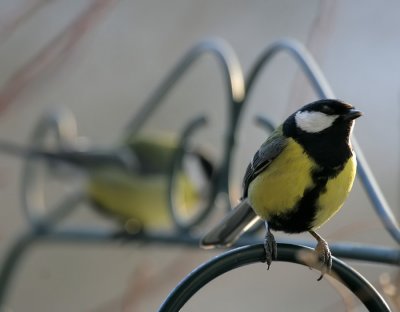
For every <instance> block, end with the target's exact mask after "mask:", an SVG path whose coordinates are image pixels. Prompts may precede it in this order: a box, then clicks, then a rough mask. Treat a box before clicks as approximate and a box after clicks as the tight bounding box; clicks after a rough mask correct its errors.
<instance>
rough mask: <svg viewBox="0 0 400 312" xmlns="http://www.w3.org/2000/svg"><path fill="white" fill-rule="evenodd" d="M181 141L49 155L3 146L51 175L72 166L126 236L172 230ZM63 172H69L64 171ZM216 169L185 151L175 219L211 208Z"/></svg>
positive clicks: (146, 140) (161, 139)
mask: <svg viewBox="0 0 400 312" xmlns="http://www.w3.org/2000/svg"><path fill="white" fill-rule="evenodd" d="M178 148H179V146H178V140H177V138H175V137H172V136H168V135H147V136H143V135H135V136H133V137H131V138H128V139H127V140H126V141H124V142H122V143H121V144H120V146H118V147H116V148H113V149H88V150H84V151H80V150H74V149H68V150H60V151H47V150H45V149H43V148H38V147H21V146H19V145H17V144H13V143H10V142H5V141H0V152H2V153H5V154H9V155H14V156H19V157H25V158H30V159H32V158H33V159H37V160H43V159H44V160H46V164H48V165H49V170H50V171H55V172H56V171H57V169H60V168H59V165H68V166H69V167H73V168H76V169H78V170H79V172H82V173H84V174H85V175H86V177H87V179H86V184H85V190H86V194H87V198H88V199H89V201H90V202H91V203H92V204H93V206H94V207H95V208H96V209H97V211H99V212H101V213H103V214H105V215H107V216H108V217H111V218H114V219H116V220H117V221H119V222H120V223H121V224H122V225H123V226H124V227H125V229H126V230H127V231H128V232H131V233H133V232H138V231H139V230H143V229H145V230H152V231H154V230H155V231H159V230H167V229H171V228H172V227H173V220H172V215H171V211H170V210H169V207H168V192H169V188H168V183H169V176H170V175H171V174H172V170H173V161H174V158H175V157H176V153H177V151H178ZM62 168H63V169H64V170H62V172H64V173H65V170H68V169H70V168H66V167H62ZM213 173H214V166H213V164H212V162H211V161H210V159H209V158H208V157H207V156H206V154H205V153H204V152H203V151H200V150H198V149H192V150H185V154H184V157H183V160H182V165H181V168H180V169H179V170H178V172H177V173H175V182H174V185H173V187H172V192H173V199H174V202H175V206H176V209H177V210H178V211H177V212H176V213H179V216H180V217H181V219H183V220H190V219H191V218H193V217H194V216H196V215H197V214H198V213H199V210H201V209H202V208H204V207H203V206H204V205H207V200H208V196H209V195H210V193H209V192H210V188H211V179H212V176H213Z"/></svg>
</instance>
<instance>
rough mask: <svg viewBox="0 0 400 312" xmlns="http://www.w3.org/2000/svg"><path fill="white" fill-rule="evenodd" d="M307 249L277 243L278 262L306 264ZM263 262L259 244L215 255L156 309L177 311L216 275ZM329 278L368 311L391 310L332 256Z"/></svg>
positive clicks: (366, 283) (169, 311) (370, 286)
mask: <svg viewBox="0 0 400 312" xmlns="http://www.w3.org/2000/svg"><path fill="white" fill-rule="evenodd" d="M309 250H311V249H310V248H307V247H301V246H297V245H290V244H278V251H279V252H278V259H277V260H278V261H285V262H292V263H297V264H302V265H307V266H309V265H310V264H309V263H308V264H305V263H303V262H302V261H301V260H300V257H299V256H298V255H299V252H302V251H309ZM258 262H265V250H264V247H263V245H262V244H258V245H251V246H245V247H240V248H237V249H234V250H231V251H228V252H226V253H224V254H222V255H220V256H217V257H215V258H213V259H211V260H209V261H208V262H206V263H204V264H203V265H201V266H199V267H198V268H196V269H195V270H194V271H193V272H191V273H190V274H189V275H187V276H186V277H185V278H184V279H183V280H182V281H181V282H180V283H179V284H178V286H177V287H176V288H175V289H174V290H173V291H172V292H171V293H170V294H169V295H168V297H167V299H166V300H165V301H164V303H163V304H162V305H161V307H160V309H159V312H176V311H180V309H181V308H182V307H183V306H184V304H185V303H186V302H187V301H188V300H190V298H192V296H193V295H194V294H195V293H196V292H197V291H198V290H200V289H201V288H202V287H204V286H205V285H207V284H208V283H209V282H211V281H212V280H214V279H215V278H217V277H218V276H220V275H222V274H224V273H227V272H229V271H231V270H234V269H236V268H239V267H242V266H245V265H249V264H252V263H258ZM330 275H331V276H332V277H334V278H335V279H337V280H338V281H339V282H341V283H342V284H343V285H345V286H346V287H347V288H348V289H349V290H351V291H352V292H353V294H355V295H356V296H357V297H358V298H359V299H360V301H361V302H362V303H363V304H364V305H365V307H367V308H368V310H369V311H381V312H384V311H390V309H389V307H388V305H387V304H386V302H385V301H384V300H383V298H382V297H381V295H380V294H379V293H378V292H377V291H376V289H375V288H374V287H373V286H372V285H371V284H370V283H369V282H368V281H367V280H366V279H365V278H364V277H363V276H361V275H360V274H359V273H358V272H357V271H355V270H354V269H352V268H351V267H349V266H348V265H346V264H345V263H344V262H342V261H340V260H338V259H336V258H333V265H332V273H330Z"/></svg>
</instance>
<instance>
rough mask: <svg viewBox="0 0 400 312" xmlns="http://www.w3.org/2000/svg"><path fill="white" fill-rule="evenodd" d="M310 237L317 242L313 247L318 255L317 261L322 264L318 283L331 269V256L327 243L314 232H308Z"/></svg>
mask: <svg viewBox="0 0 400 312" xmlns="http://www.w3.org/2000/svg"><path fill="white" fill-rule="evenodd" d="M309 232H310V234H311V235H312V236H314V238H315V239H316V240H317V242H318V243H317V246H316V247H315V251H316V253H317V255H318V259H319V261H320V262H321V263H322V265H323V266H322V268H321V276H320V277H319V278H318V281H320V280H321V279H322V277H323V276H324V274H325V273H329V272H330V271H331V268H332V254H331V251H330V250H329V246H328V243H327V242H326V240H324V239H323V238H322V237H321V236H319V235H318V234H317V233H316V232H314V231H309Z"/></svg>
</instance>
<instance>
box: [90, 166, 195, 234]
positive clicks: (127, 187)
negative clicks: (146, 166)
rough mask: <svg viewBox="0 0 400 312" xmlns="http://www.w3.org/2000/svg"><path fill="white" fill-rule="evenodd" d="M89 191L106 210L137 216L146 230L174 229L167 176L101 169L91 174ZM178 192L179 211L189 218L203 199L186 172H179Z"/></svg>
mask: <svg viewBox="0 0 400 312" xmlns="http://www.w3.org/2000/svg"><path fill="white" fill-rule="evenodd" d="M87 192H88V195H89V197H91V198H93V199H94V200H95V201H96V202H97V203H99V204H100V205H101V207H102V208H103V210H106V211H107V212H108V213H110V214H111V215H114V216H115V217H117V218H118V219H120V220H121V221H123V222H125V221H127V220H131V219H134V220H136V221H138V222H139V223H140V224H141V225H142V226H143V227H145V228H146V229H147V230H167V229H168V230H169V229H171V226H172V219H171V215H170V212H169V209H168V206H167V200H168V197H167V192H168V181H167V177H166V176H163V175H150V176H146V177H143V176H135V175H133V174H128V173H124V172H121V171H114V170H104V171H101V170H99V171H98V172H96V174H93V175H92V176H91V177H90V178H89V181H88V184H87ZM175 192H176V205H177V206H178V207H179V213H180V214H181V215H182V218H184V217H187V218H189V217H190V216H191V214H193V213H195V212H196V211H195V210H196V205H197V204H198V202H199V201H200V195H199V193H198V190H197V189H195V188H194V186H193V185H192V184H191V183H190V181H189V180H188V178H187V176H184V175H179V177H178V181H177V185H176V189H175Z"/></svg>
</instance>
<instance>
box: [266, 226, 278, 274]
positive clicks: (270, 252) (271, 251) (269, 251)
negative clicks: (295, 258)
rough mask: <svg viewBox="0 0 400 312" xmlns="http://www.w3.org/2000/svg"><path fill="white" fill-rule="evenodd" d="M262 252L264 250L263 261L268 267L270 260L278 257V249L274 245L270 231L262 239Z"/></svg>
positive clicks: (273, 238)
mask: <svg viewBox="0 0 400 312" xmlns="http://www.w3.org/2000/svg"><path fill="white" fill-rule="evenodd" d="M264 250H265V261H266V262H267V265H268V268H267V269H268V270H269V267H270V266H271V263H272V260H276V258H277V255H278V248H277V245H276V241H275V237H274V235H272V233H271V232H270V231H267V234H266V235H265V239H264Z"/></svg>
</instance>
